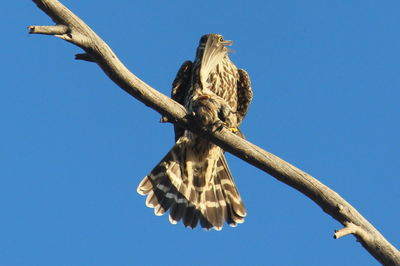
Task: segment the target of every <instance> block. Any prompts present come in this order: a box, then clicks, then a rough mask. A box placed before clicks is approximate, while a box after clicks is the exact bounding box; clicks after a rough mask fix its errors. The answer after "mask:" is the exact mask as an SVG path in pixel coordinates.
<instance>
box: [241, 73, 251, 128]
mask: <svg viewBox="0 0 400 266" xmlns="http://www.w3.org/2000/svg"><path fill="white" fill-rule="evenodd" d="M238 73H239V79H238V83H237V97H238V105H237V121H238V125H239V124H240V123H241V122H242V120H243V118H244V117H245V115H246V113H247V111H248V109H249V106H250V103H251V100H252V99H253V91H252V89H251V84H250V78H249V75H248V74H247V72H246V71H245V70H243V69H238Z"/></svg>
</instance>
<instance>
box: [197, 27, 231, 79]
mask: <svg viewBox="0 0 400 266" xmlns="http://www.w3.org/2000/svg"><path fill="white" fill-rule="evenodd" d="M230 45H232V41H226V40H224V37H223V36H222V35H221V34H206V35H203V36H202V37H201V38H200V42H199V47H198V48H197V55H196V57H197V59H198V60H201V69H200V81H201V83H202V84H203V86H204V85H205V84H206V81H207V78H208V75H209V74H210V72H211V71H212V70H213V69H214V68H215V67H216V66H217V65H218V64H219V63H221V62H222V60H224V58H226V57H227V55H228V52H229V48H228V47H227V46H230ZM228 60H229V59H228Z"/></svg>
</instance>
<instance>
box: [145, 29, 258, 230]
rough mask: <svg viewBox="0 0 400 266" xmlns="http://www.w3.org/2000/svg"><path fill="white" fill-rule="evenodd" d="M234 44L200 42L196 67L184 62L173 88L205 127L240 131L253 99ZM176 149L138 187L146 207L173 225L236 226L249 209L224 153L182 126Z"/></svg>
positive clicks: (217, 38)
mask: <svg viewBox="0 0 400 266" xmlns="http://www.w3.org/2000/svg"><path fill="white" fill-rule="evenodd" d="M231 43H232V42H231V41H225V40H224V39H223V37H222V36H221V35H219V34H207V35H204V36H202V37H201V39H200V43H199V46H198V48H197V52H196V58H195V60H194V62H191V61H186V62H184V63H183V65H182V66H181V68H180V69H179V71H178V74H177V76H176V78H175V80H174V82H173V84H172V87H173V88H172V98H173V99H174V100H176V101H178V102H179V103H181V104H182V105H184V106H185V107H186V108H187V109H188V111H189V113H191V114H193V118H194V119H195V120H196V121H197V122H198V123H199V125H201V126H202V127H204V128H206V129H209V130H215V129H217V128H218V127H220V126H225V127H228V128H237V127H238V126H239V125H240V123H241V122H242V120H243V118H244V116H245V115H246V113H247V110H248V107H249V105H250V102H251V99H252V90H251V86H250V80H249V77H248V75H247V73H246V71H244V70H241V69H237V68H236V66H235V65H234V64H233V63H232V62H231V60H230V59H229V56H228V52H229V49H228V48H227V47H226V46H227V45H231ZM174 128H175V139H176V144H175V145H174V147H173V148H172V149H171V150H170V151H169V152H168V153H167V155H166V156H165V157H164V158H163V159H162V160H161V162H160V163H159V164H158V165H157V166H156V167H155V168H154V169H153V170H152V171H151V172H150V174H148V175H147V176H146V177H145V178H144V179H143V180H142V182H141V183H140V184H139V187H138V192H139V193H140V194H142V195H147V200H146V205H147V206H149V207H152V208H154V212H155V214H156V215H162V214H164V213H165V212H166V211H168V210H170V215H169V219H170V221H171V223H177V222H179V221H180V220H182V221H183V224H184V225H185V226H187V227H192V228H194V227H195V226H196V225H197V223H198V222H200V225H201V227H203V228H205V229H210V228H214V229H216V230H220V229H221V228H222V226H223V223H224V221H226V222H227V223H228V224H229V225H231V226H236V225H237V224H238V223H242V222H243V221H244V217H245V216H246V209H245V207H244V205H243V202H242V200H241V198H240V195H239V192H238V190H237V189H236V186H235V183H234V181H233V177H232V175H231V173H230V171H229V168H228V165H227V163H226V160H225V157H224V152H223V150H222V149H221V148H220V147H218V146H217V145H215V144H213V143H211V142H209V141H207V140H205V139H202V138H200V137H199V136H197V135H195V134H193V133H192V132H190V131H187V130H184V129H182V128H180V127H179V126H176V125H175V126H174Z"/></svg>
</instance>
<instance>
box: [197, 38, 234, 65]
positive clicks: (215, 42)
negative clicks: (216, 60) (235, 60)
mask: <svg viewBox="0 0 400 266" xmlns="http://www.w3.org/2000/svg"><path fill="white" fill-rule="evenodd" d="M232 43H233V42H232V41H228V40H224V37H223V36H222V35H221V34H215V33H211V34H205V35H203V36H201V38H200V41H199V46H198V48H197V55H196V57H197V58H199V59H201V58H203V56H204V53H205V51H206V50H207V52H211V51H214V52H219V53H222V54H223V55H226V54H227V53H228V52H229V48H227V47H226V46H231V45H232Z"/></svg>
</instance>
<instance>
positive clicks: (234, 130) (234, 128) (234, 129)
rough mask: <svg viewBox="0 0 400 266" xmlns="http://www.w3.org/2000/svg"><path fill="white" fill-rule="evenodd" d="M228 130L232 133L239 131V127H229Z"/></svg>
mask: <svg viewBox="0 0 400 266" xmlns="http://www.w3.org/2000/svg"><path fill="white" fill-rule="evenodd" d="M228 130H229V131H230V132H232V133H237V132H239V129H237V127H228Z"/></svg>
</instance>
